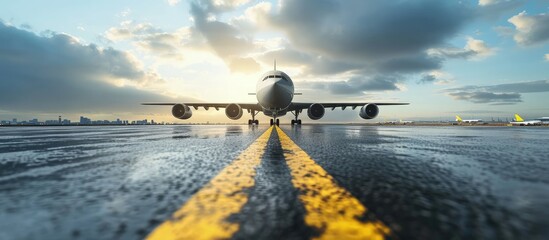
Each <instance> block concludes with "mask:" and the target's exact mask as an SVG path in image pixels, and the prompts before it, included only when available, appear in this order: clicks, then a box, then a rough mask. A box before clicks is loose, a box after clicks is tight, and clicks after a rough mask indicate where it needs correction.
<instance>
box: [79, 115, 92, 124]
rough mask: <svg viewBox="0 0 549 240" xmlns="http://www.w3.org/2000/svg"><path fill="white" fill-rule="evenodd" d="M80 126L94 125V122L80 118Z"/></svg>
mask: <svg viewBox="0 0 549 240" xmlns="http://www.w3.org/2000/svg"><path fill="white" fill-rule="evenodd" d="M80 124H82V125H86V124H92V121H91V119H89V118H87V117H83V116H80Z"/></svg>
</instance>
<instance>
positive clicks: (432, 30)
mask: <svg viewBox="0 0 549 240" xmlns="http://www.w3.org/2000/svg"><path fill="white" fill-rule="evenodd" d="M254 8H255V9H254V10H253V12H254V14H250V15H253V16H254V17H253V20H251V22H254V23H256V25H259V28H262V30H264V31H272V30H275V31H278V32H282V33H283V34H284V35H285V36H286V38H287V39H288V42H287V43H286V44H283V46H282V48H279V49H276V50H270V51H266V52H264V53H263V54H260V55H259V56H258V57H257V59H258V60H259V61H261V62H263V63H265V64H270V63H271V62H272V60H273V59H274V58H276V59H278V60H280V62H283V63H284V64H285V66H288V65H289V66H292V67H298V68H299V69H301V71H302V74H303V75H305V76H310V77H315V76H322V75H328V74H331V75H333V74H344V75H346V76H349V80H348V81H344V82H336V83H334V84H333V85H329V84H327V85H326V84H324V85H325V87H326V88H325V89H332V87H333V89H335V90H334V92H346V91H347V92H348V90H346V89H348V85H349V83H350V82H354V81H357V79H362V80H361V82H362V83H364V85H374V86H375V87H374V88H373V89H382V90H399V89H400V88H398V87H397V86H396V84H399V83H401V82H403V81H404V80H405V79H406V77H404V75H406V74H417V73H422V72H425V71H429V72H430V71H433V70H437V69H440V68H441V67H442V64H443V62H444V60H445V59H446V57H443V56H436V55H429V54H428V53H427V52H428V51H427V50H428V49H432V48H440V47H441V46H443V45H445V44H446V41H447V40H448V39H450V38H452V37H454V36H455V35H456V34H457V32H458V31H459V30H460V29H461V28H462V27H463V26H465V24H467V23H468V22H469V21H471V20H472V19H473V18H474V17H475V16H474V13H473V11H471V8H470V7H469V6H467V5H466V4H460V3H455V2H452V3H450V2H448V1H432V0H422V1H397V2H395V1H359V0H350V1H335V0H323V1H295V0H287V1H282V2H281V3H280V4H279V5H278V6H277V7H274V9H273V7H272V6H271V5H269V4H264V5H262V6H261V7H259V6H254ZM249 9H250V11H252V10H251V7H250V8H249ZM474 43H476V44H473V42H472V43H471V44H470V45H468V47H469V48H468V49H467V50H466V51H469V52H470V53H469V54H470V55H471V56H472V55H481V54H482V55H483V56H484V54H485V53H486V52H487V50H489V48H488V47H487V46H486V45H481V44H478V42H474ZM481 43H483V42H481ZM483 46H484V47H486V48H484V49H483V48H481V47H483ZM476 51H479V52H476ZM382 75H389V76H398V77H393V78H392V79H391V81H386V80H387V79H386V78H381V77H379V76H382ZM374 83H375V84H374ZM378 86H379V87H378ZM349 91H350V90H349ZM355 92H357V91H355Z"/></svg>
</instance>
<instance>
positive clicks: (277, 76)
mask: <svg viewBox="0 0 549 240" xmlns="http://www.w3.org/2000/svg"><path fill="white" fill-rule="evenodd" d="M268 78H281V79H283V80H285V81H288V79H287V78H286V77H284V76H282V75H269V76H265V77H264V78H263V81H265V80H267V79H268Z"/></svg>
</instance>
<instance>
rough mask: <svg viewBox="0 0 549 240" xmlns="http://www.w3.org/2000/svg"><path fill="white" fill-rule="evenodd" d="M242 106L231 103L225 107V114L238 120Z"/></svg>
mask: <svg viewBox="0 0 549 240" xmlns="http://www.w3.org/2000/svg"><path fill="white" fill-rule="evenodd" d="M242 113H243V112H242V107H240V105H238V104H236V103H231V104H229V105H227V107H226V108H225V114H226V115H227V117H228V118H230V119H232V120H238V119H240V118H241V117H242Z"/></svg>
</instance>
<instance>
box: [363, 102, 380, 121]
mask: <svg viewBox="0 0 549 240" xmlns="http://www.w3.org/2000/svg"><path fill="white" fill-rule="evenodd" d="M378 113H379V108H378V107H377V105H375V104H373V103H369V104H366V105H364V106H363V107H362V108H361V109H360V113H359V114H358V115H359V116H360V117H361V118H363V119H374V118H375V117H377V114H378Z"/></svg>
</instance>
